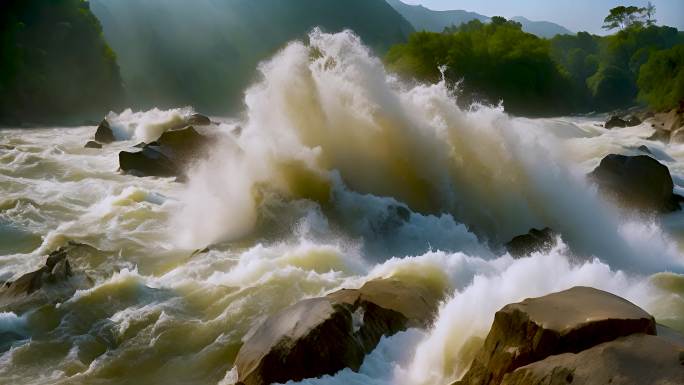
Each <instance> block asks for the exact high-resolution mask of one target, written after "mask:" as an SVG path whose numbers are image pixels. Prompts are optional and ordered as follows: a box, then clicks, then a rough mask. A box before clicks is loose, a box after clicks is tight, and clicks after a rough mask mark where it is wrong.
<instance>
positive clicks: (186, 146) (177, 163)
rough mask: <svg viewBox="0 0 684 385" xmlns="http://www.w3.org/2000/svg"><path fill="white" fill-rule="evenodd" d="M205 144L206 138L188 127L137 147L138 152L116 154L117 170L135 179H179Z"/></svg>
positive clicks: (166, 133) (206, 142)
mask: <svg viewBox="0 0 684 385" xmlns="http://www.w3.org/2000/svg"><path fill="white" fill-rule="evenodd" d="M208 142H209V140H208V138H207V137H205V136H202V135H200V134H199V133H198V132H197V131H196V130H195V128H194V127H192V126H188V127H185V128H182V129H179V130H169V131H166V132H164V133H163V134H162V136H160V137H159V139H157V140H156V141H154V142H151V143H149V144H139V145H138V146H140V145H142V151H138V152H128V151H122V152H120V153H119V167H120V168H121V170H122V171H124V172H125V173H129V174H132V175H136V176H160V177H173V176H175V177H179V178H183V177H184V171H185V168H186V166H187V164H188V163H189V162H191V161H192V159H193V158H195V157H198V156H200V154H201V152H202V149H203V147H204V146H205V145H207V144H208ZM138 146H136V147H138ZM138 148H140V147H138Z"/></svg>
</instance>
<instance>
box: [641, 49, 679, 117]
mask: <svg viewBox="0 0 684 385" xmlns="http://www.w3.org/2000/svg"><path fill="white" fill-rule="evenodd" d="M638 85H639V99H641V100H642V101H644V102H646V103H648V105H649V106H650V107H651V108H653V109H655V110H667V109H671V108H674V107H677V106H678V105H679V103H680V102H681V101H684V44H679V45H677V46H675V47H672V48H670V49H667V50H661V51H658V52H655V53H653V54H652V55H651V56H650V58H649V59H648V61H647V62H646V64H644V65H643V66H641V69H640V71H639V80H638Z"/></svg>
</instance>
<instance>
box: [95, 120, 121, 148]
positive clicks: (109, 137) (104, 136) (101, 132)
mask: <svg viewBox="0 0 684 385" xmlns="http://www.w3.org/2000/svg"><path fill="white" fill-rule="evenodd" d="M95 140H96V141H98V142H100V143H111V142H113V141H115V140H116V138H115V137H114V131H112V127H111V126H110V125H109V122H108V121H107V119H102V122H100V125H99V126H97V131H95Z"/></svg>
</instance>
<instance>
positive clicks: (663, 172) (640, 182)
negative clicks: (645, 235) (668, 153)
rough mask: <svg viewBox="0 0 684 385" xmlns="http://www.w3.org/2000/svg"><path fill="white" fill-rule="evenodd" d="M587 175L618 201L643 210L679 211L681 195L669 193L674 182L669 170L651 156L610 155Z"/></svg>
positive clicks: (605, 192)
mask: <svg viewBox="0 0 684 385" xmlns="http://www.w3.org/2000/svg"><path fill="white" fill-rule="evenodd" d="M589 178H590V179H591V180H593V181H594V182H596V183H597V184H598V186H599V189H600V190H601V191H602V192H603V193H604V194H606V195H608V196H609V197H610V198H612V199H613V200H615V201H617V202H619V203H624V204H626V205H628V206H631V207H635V208H638V209H642V210H646V211H656V212H671V211H677V210H680V207H679V202H680V201H681V200H682V197H681V196H679V195H676V194H674V193H673V192H672V190H673V188H674V183H673V182H672V176H671V175H670V171H669V170H668V168H667V167H666V166H665V165H663V164H661V163H660V162H658V161H657V160H655V159H653V158H652V157H650V156H647V155H638V156H625V155H616V154H610V155H608V156H606V157H605V158H603V159H602V160H601V163H600V164H599V166H598V167H597V168H596V169H595V170H594V171H592V172H591V173H590V174H589Z"/></svg>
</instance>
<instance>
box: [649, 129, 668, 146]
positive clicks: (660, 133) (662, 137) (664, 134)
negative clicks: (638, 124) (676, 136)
mask: <svg viewBox="0 0 684 385" xmlns="http://www.w3.org/2000/svg"><path fill="white" fill-rule="evenodd" d="M671 134H672V133H671V132H669V131H665V130H663V129H660V128H656V129H655V131H654V132H653V135H651V136H650V137H648V140H653V141H658V142H662V143H670V136H671Z"/></svg>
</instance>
